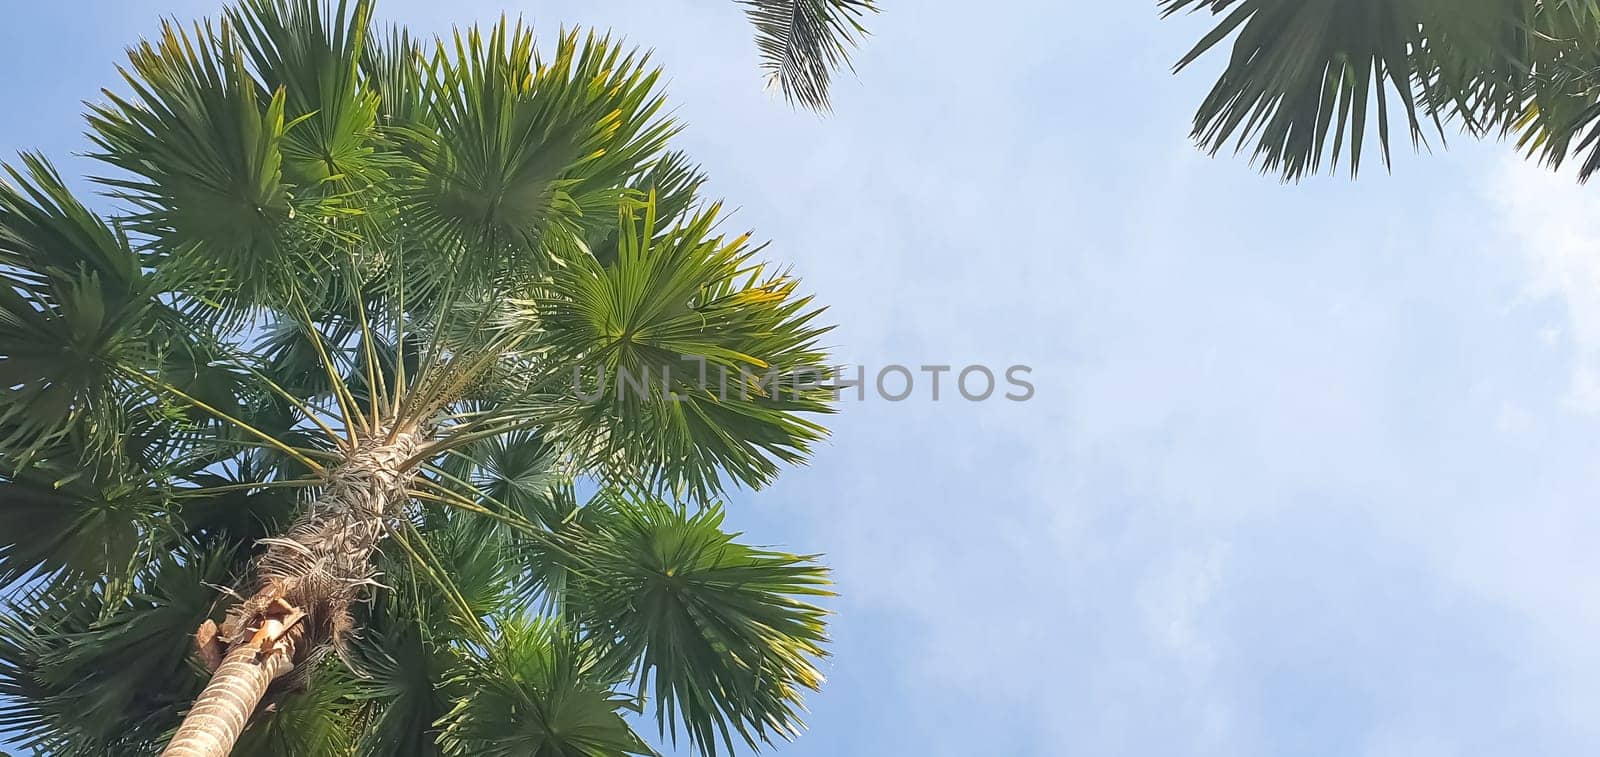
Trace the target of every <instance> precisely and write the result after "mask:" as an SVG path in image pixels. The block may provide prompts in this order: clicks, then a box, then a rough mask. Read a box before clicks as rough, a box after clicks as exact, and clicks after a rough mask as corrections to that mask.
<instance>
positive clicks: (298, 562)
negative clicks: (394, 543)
mask: <svg viewBox="0 0 1600 757" xmlns="http://www.w3.org/2000/svg"><path fill="white" fill-rule="evenodd" d="M421 441H422V438H421V434H419V433H417V432H415V431H412V432H401V433H397V434H395V438H394V439H393V440H390V438H389V433H388V432H387V431H379V432H376V433H374V434H372V436H371V437H369V438H368V439H367V440H364V441H362V442H361V443H359V444H357V445H355V447H354V449H352V450H350V451H349V453H348V455H347V456H346V458H345V460H344V462H343V463H341V464H340V465H339V466H337V467H336V468H334V469H333V470H331V471H329V472H328V474H327V483H326V485H325V486H324V488H323V493H322V496H320V497H318V498H317V499H316V500H315V501H314V502H312V503H311V504H310V505H309V506H308V507H307V508H306V510H305V512H303V513H301V514H300V516H299V517H298V518H296V519H295V522H294V524H293V525H292V526H291V527H290V528H289V530H288V532H286V533H285V534H284V535H283V536H280V537H275V538H271V539H263V540H262V543H263V544H264V545H266V547H267V550H266V552H265V553H264V554H262V556H261V557H260V558H258V559H257V560H256V563H255V568H254V571H253V573H254V577H253V583H252V584H250V585H249V586H247V587H244V588H247V589H248V590H249V591H248V593H244V595H245V596H247V597H248V599H245V600H244V601H243V602H240V603H239V604H238V605H236V606H234V607H233V608H232V609H231V610H229V612H228V619H227V621H226V622H225V623H223V626H222V629H221V632H220V634H215V638H214V639H213V638H210V637H211V636H212V635H213V634H201V635H200V638H199V640H200V641H201V642H202V644H206V643H212V644H214V645H215V649H214V650H213V651H212V652H211V654H212V655H214V656H219V657H222V663H221V665H219V666H217V668H216V670H215V671H214V672H213V673H212V676H211V681H210V683H208V684H207V685H206V688H205V691H203V692H201V694H200V696H199V698H197V699H196V700H195V704H194V707H193V708H191V709H190V711H189V714H188V715H187V716H185V717H184V721H183V724H182V725H181V726H179V728H178V733H177V735H176V736H174V737H173V739H172V742H171V743H170V744H169V745H168V746H167V749H166V751H165V752H163V753H162V755H163V757H226V755H227V754H228V752H229V751H231V750H232V749H233V745H234V742H235V741H237V740H238V738H239V734H240V733H242V732H243V731H244V727H245V724H246V723H247V722H248V721H249V719H250V715H251V713H253V712H254V711H255V708H256V706H257V705H258V704H260V702H261V697H262V695H263V694H264V693H265V692H266V690H267V687H268V686H269V685H270V684H271V683H272V682H273V681H274V680H275V679H277V678H278V677H280V676H283V675H284V674H286V673H288V672H289V671H290V670H292V669H294V668H295V667H296V665H300V666H302V668H303V670H304V672H305V674H306V675H308V676H309V674H311V673H312V672H314V671H315V668H316V660H318V659H320V658H321V655H322V654H323V653H325V652H327V651H328V650H329V649H337V648H338V647H339V646H340V644H341V641H342V639H343V638H344V637H345V635H346V634H347V633H348V632H349V631H351V630H352V626H353V624H354V620H353V618H352V616H351V613H350V608H351V607H352V606H353V605H354V604H356V603H357V602H359V601H361V600H362V599H363V598H365V597H366V596H367V593H368V591H369V589H370V588H371V587H373V586H376V585H377V580H376V577H377V568H376V567H375V565H374V562H373V556H374V554H375V553H376V552H377V549H378V545H379V544H380V543H381V542H382V541H383V538H384V536H385V535H386V534H387V533H388V531H389V528H390V527H391V525H392V523H393V522H394V521H395V520H396V518H398V517H401V516H402V515H403V507H404V503H405V502H406V500H407V494H406V489H407V487H408V486H409V485H410V483H411V480H412V478H413V477H414V476H415V475H416V472H415V470H414V469H408V468H407V467H406V463H407V461H409V460H411V459H412V457H413V456H414V455H415V454H416V451H417V449H418V447H419V445H420V443H421ZM242 593H243V592H242ZM202 628H203V630H205V627H202ZM205 651H206V650H204V649H202V653H203V654H204V652H205Z"/></svg>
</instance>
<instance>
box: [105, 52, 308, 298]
mask: <svg viewBox="0 0 1600 757" xmlns="http://www.w3.org/2000/svg"><path fill="white" fill-rule="evenodd" d="M128 56H129V65H128V67H127V68H125V69H122V73H123V78H124V79H125V80H126V83H127V85H128V86H129V87H130V88H131V89H132V94H131V95H130V96H128V97H124V96H121V95H117V94H114V93H112V92H110V91H107V92H106V93H105V96H106V98H107V99H108V100H109V101H110V102H109V103H107V104H101V105H95V106H93V107H92V109H91V113H90V116H89V123H90V126H91V127H92V128H91V132H90V138H91V139H92V140H93V141H94V142H95V144H96V145H97V146H98V147H99V148H100V152H99V153H97V154H96V157H98V158H100V159H101V160H103V161H105V162H106V163H108V164H110V165H112V166H114V167H116V168H118V169H121V170H122V171H125V172H126V173H127V176H125V177H117V176H113V177H109V178H103V179H101V180H100V181H102V182H103V183H104V184H106V185H107V186H109V187H110V188H112V190H113V191H114V192H115V193H116V195H117V196H118V197H121V198H122V199H124V200H126V201H127V202H129V203H131V205H132V206H133V207H134V208H135V209H136V211H137V212H136V213H135V214H134V215H133V216H131V217H130V218H129V219H128V221H129V225H130V227H131V228H133V229H135V230H137V231H138V232H139V233H141V234H143V235H144V236H146V237H147V238H149V239H150V240H151V241H152V244H153V245H155V246H156V247H157V248H158V249H159V251H160V253H161V255H162V257H163V258H164V259H165V260H166V261H167V262H165V263H164V265H168V266H181V267H182V268H183V270H185V271H186V272H190V273H191V274H192V275H195V276H203V277H205V278H206V279H209V282H207V283H209V284H210V285H211V286H210V287H209V288H208V289H209V290H210V291H208V292H206V293H207V294H208V295H211V296H212V297H213V298H214V299H218V300H220V301H223V302H240V303H244V304H253V303H255V302H259V301H261V300H262V299H263V295H264V292H265V291H267V290H269V289H270V288H271V287H273V286H278V285H282V283H283V282H284V281H285V280H293V278H292V276H289V275H288V269H289V266H288V265H287V264H286V261H285V259H284V255H283V252H282V246H281V245H280V242H282V241H283V234H284V230H285V226H286V225H287V222H288V221H289V220H290V218H291V215H292V212H291V207H290V195H289V187H288V185H287V184H286V183H285V182H284V178H283V141H284V134H285V132H286V131H287V129H288V123H287V122H286V120H285V117H284V108H285V93H284V91H283V90H281V89H280V90H278V91H276V92H274V93H271V94H267V95H263V94H262V93H261V92H260V86H259V85H258V83H257V82H256V81H255V80H254V79H252V78H251V76H250V73H249V71H248V70H247V69H246V66H245V59H244V53H243V51H242V50H241V47H240V44H239V40H238V37H237V35H236V34H235V33H234V31H233V29H232V27H231V26H230V25H228V24H223V25H222V26H221V27H220V30H219V29H218V28H217V27H214V26H212V25H210V24H207V25H205V26H203V27H202V26H199V25H197V26H196V27H195V28H194V30H193V31H186V30H184V29H182V28H181V27H178V26H176V25H174V24H171V23H165V24H163V25H162V31H161V35H160V36H159V37H158V39H157V40H156V41H155V42H148V41H146V42H142V43H140V45H139V46H138V47H135V48H133V49H131V50H130V51H129V53H128ZM263 97H265V100H263Z"/></svg>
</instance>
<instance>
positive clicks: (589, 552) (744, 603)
mask: <svg viewBox="0 0 1600 757" xmlns="http://www.w3.org/2000/svg"><path fill="white" fill-rule="evenodd" d="M722 520H723V516H722V511H721V510H720V509H719V508H715V507H713V508H708V509H706V510H702V511H700V512H698V513H693V514H691V513H688V512H685V511H684V510H681V509H678V508H674V507H671V506H669V505H666V504H662V503H659V502H651V501H642V502H641V501H625V502H622V503H620V504H619V505H618V507H617V509H616V510H615V511H614V516H613V517H611V518H608V519H606V520H604V521H602V522H601V523H600V524H599V525H597V526H596V527H594V528H593V529H591V530H589V531H587V532H585V533H584V534H583V535H582V537H581V539H582V540H583V542H584V547H585V549H584V551H583V556H584V558H585V559H586V560H587V561H589V564H586V565H585V566H584V567H583V568H581V569H579V570H575V571H573V573H572V576H571V578H570V579H569V583H568V586H567V587H566V589H565V591H566V594H567V596H566V601H567V603H568V606H569V607H571V608H572V613H573V617H575V618H578V619H580V622H582V623H583V624H584V625H585V627H586V628H587V629H589V631H590V633H591V634H592V637H593V639H594V640H595V643H597V644H606V645H607V646H608V647H609V649H608V650H607V652H606V656H605V659H606V661H607V663H608V665H609V666H612V667H613V668H620V669H631V670H634V671H635V675H636V678H637V681H638V686H639V694H640V696H641V697H644V696H645V695H646V693H648V694H649V695H650V698H651V699H652V700H653V701H654V706H655V709H656V716H657V719H658V721H659V723H660V725H661V729H662V731H663V732H667V731H668V730H669V729H670V732H671V734H672V736H673V739H674V740H676V738H677V728H678V724H680V723H681V724H682V726H683V727H684V729H685V731H686V733H687V735H688V738H689V740H690V742H691V743H692V744H694V745H695V746H696V747H697V748H699V749H700V750H701V751H702V752H704V753H707V754H715V753H716V751H717V748H718V744H719V743H720V744H723V745H725V746H727V748H728V749H729V751H732V749H733V742H732V734H734V733H737V734H738V735H739V736H740V737H741V739H742V740H743V741H744V742H746V743H748V744H749V745H750V746H757V745H758V744H759V743H760V742H765V741H770V740H771V739H773V738H790V737H792V736H793V735H795V734H796V733H797V732H798V729H799V728H800V725H801V723H800V718H799V713H800V710H801V709H802V705H801V697H802V694H803V692H804V690H807V689H810V690H816V689H817V688H818V687H819V686H820V685H821V684H822V674H821V672H820V671H818V670H817V667H816V660H818V659H820V658H821V657H823V656H825V655H826V652H825V651H824V649H823V644H824V643H825V642H826V640H827V638H826V626H825V623H824V616H825V615H826V613H825V612H824V611H823V610H822V609H821V608H818V607H816V606H815V605H812V604H810V603H809V602H807V601H805V599H806V598H813V597H821V596H829V595H830V592H829V591H828V590H827V588H826V587H827V586H828V584H829V581H828V578H827V571H826V570H825V569H824V568H822V567H820V566H818V565H817V564H816V563H814V562H812V560H811V558H808V557H802V556H797V555H787V554H781V553H776V552H769V551H766V550H761V549H756V548H753V547H748V546H745V545H742V544H739V543H737V542H735V541H734V539H736V538H737V537H738V534H732V533H727V532H724V531H723V530H722V528H721V526H722Z"/></svg>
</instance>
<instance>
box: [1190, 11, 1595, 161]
mask: <svg viewBox="0 0 1600 757" xmlns="http://www.w3.org/2000/svg"><path fill="white" fill-rule="evenodd" d="M1161 7H1162V9H1163V11H1164V12H1165V13H1166V14H1173V13H1178V12H1180V11H1186V10H1187V11H1209V12H1211V13H1212V14H1214V15H1217V16H1219V17H1220V22H1219V23H1218V25H1217V26H1216V28H1215V29H1214V30H1213V31H1211V32H1210V33H1209V34H1207V35H1206V36H1205V37H1204V38H1202V39H1201V41H1200V42H1199V44H1198V45H1196V46H1195V48H1194V49H1193V50H1192V51H1190V52H1189V54H1188V55H1186V56H1184V58H1183V59H1182V60H1181V61H1180V62H1179V64H1178V68H1179V69H1183V68H1186V67H1188V66H1189V65H1190V64H1192V63H1194V62H1195V61H1196V60H1198V59H1199V58H1201V57H1202V56H1203V55H1204V54H1205V53H1206V52H1207V51H1209V50H1212V49H1214V48H1216V47H1218V46H1219V45H1222V44H1223V43H1224V42H1225V41H1226V40H1228V39H1229V38H1230V37H1231V38H1232V39H1233V44H1232V52H1231V54H1230V56H1229V57H1228V59H1227V62H1226V65H1225V66H1224V68H1223V72H1222V74H1221V76H1220V77H1219V78H1218V80H1217V82H1216V84H1215V86H1214V87H1213V88H1212V90H1211V92H1210V94H1209V95H1208V96H1207V97H1206V99H1205V100H1204V102H1203V103H1202V104H1201V106H1200V109H1199V112H1198V113H1197V114H1196V116H1195V121H1194V136H1195V138H1196V140H1197V141H1199V142H1200V143H1201V144H1202V145H1203V146H1204V147H1205V148H1207V149H1209V150H1210V151H1211V152H1212V153H1216V152H1218V151H1220V150H1222V149H1225V148H1227V147H1229V146H1230V145H1232V146H1233V147H1234V148H1235V149H1237V150H1241V151H1249V152H1250V153H1251V154H1252V155H1253V158H1254V159H1255V160H1256V161H1257V163H1258V165H1260V167H1261V168H1262V170H1263V171H1267V172H1273V173H1279V174H1281V175H1282V176H1283V177H1284V178H1285V179H1287V180H1295V179H1299V178H1301V177H1302V176H1304V175H1305V174H1307V173H1311V172H1316V171H1318V170H1319V169H1321V168H1322V167H1324V166H1326V167H1328V168H1333V167H1335V166H1337V165H1338V164H1339V161H1340V159H1341V158H1344V159H1346V160H1347V161H1348V163H1349V166H1350V170H1351V172H1352V174H1354V173H1355V172H1357V171H1358V170H1359V169H1360V166H1361V159H1362V157H1363V155H1364V154H1365V152H1366V150H1367V148H1369V147H1370V145H1371V142H1372V139H1371V130H1374V129H1375V130H1376V132H1377V133H1376V142H1377V145H1378V149H1379V153H1380V155H1381V157H1382V158H1383V161H1384V163H1385V164H1386V165H1387V164H1388V162H1389V159H1390V145H1391V141H1392V139H1393V138H1394V135H1395V134H1396V133H1397V132H1398V131H1401V130H1403V131H1404V132H1405V134H1406V135H1407V137H1408V138H1409V139H1410V140H1411V141H1412V142H1413V144H1416V145H1418V146H1422V145H1426V144H1427V142H1428V140H1429V139H1430V138H1435V139H1437V140H1439V141H1440V142H1441V143H1442V142H1443V141H1444V139H1445V137H1446V136H1447V132H1448V131H1449V130H1450V129H1452V128H1454V129H1460V130H1462V131H1464V132H1466V133H1467V134H1469V135H1473V136H1482V135H1500V136H1514V137H1515V140H1516V144H1517V146H1518V147H1519V148H1520V149H1521V150H1523V151H1524V152H1525V153H1527V154H1528V155H1529V156H1537V157H1539V158H1540V159H1542V160H1543V161H1544V162H1545V163H1546V164H1548V165H1550V166H1551V167H1559V166H1560V165H1562V163H1563V162H1564V161H1565V160H1567V159H1568V158H1575V159H1577V160H1578V161H1579V163H1580V164H1579V170H1578V173H1579V177H1580V178H1582V179H1587V178H1588V177H1589V176H1590V175H1592V174H1593V173H1594V172H1595V171H1597V170H1600V4H1597V3H1595V2H1594V0H1161ZM1430 135H1432V136H1431V137H1430Z"/></svg>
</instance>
